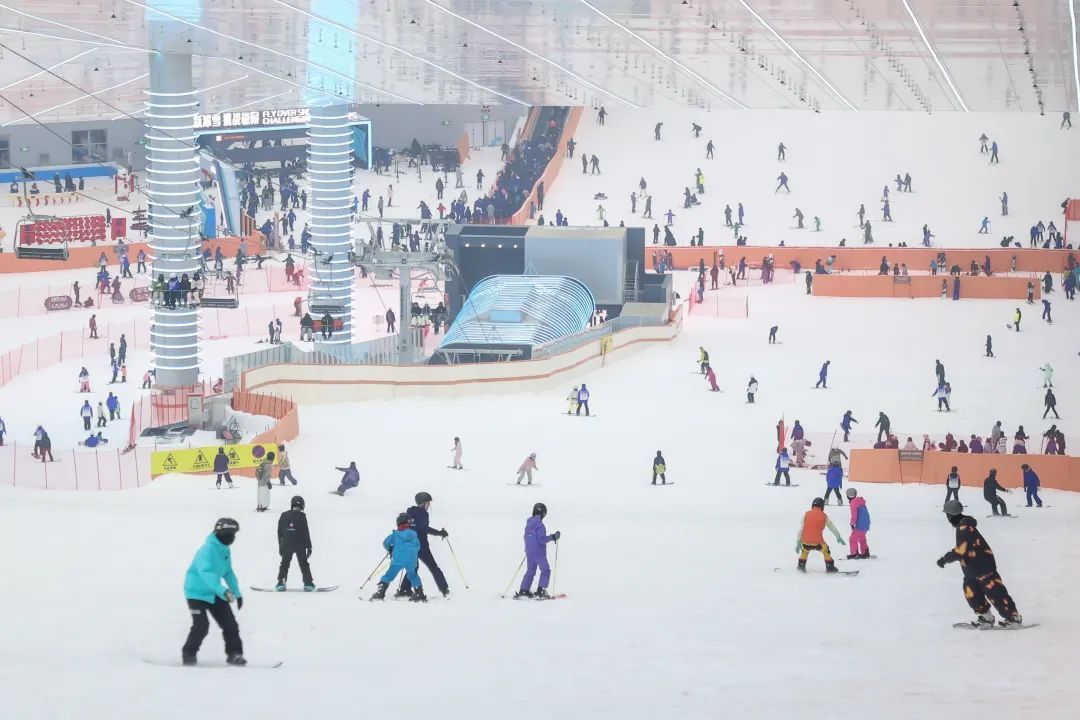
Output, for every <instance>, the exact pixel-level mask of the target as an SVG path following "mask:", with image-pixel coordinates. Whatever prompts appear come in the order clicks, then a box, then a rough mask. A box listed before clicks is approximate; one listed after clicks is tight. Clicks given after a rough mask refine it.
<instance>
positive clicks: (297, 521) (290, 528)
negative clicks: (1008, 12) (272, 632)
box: [274, 495, 315, 592]
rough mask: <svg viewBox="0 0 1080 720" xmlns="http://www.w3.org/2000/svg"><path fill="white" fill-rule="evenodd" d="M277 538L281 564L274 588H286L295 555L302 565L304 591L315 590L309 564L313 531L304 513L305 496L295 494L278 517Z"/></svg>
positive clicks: (298, 563)
mask: <svg viewBox="0 0 1080 720" xmlns="http://www.w3.org/2000/svg"><path fill="white" fill-rule="evenodd" d="M277 539H278V554H279V555H281V565H280V566H279V567H278V576H277V577H278V580H277V585H276V586H274V589H275V590H277V591H278V592H283V591H284V590H285V581H286V580H288V579H289V565H291V564H292V559H293V556H294V555H295V556H296V564H297V565H299V566H300V574H301V575H302V576H303V578H304V592H312V591H314V590H315V581H314V580H312V579H311V567H310V566H309V565H308V558H310V557H311V532H310V531H309V530H308V522H307V515H305V514H304V498H302V497H300V496H299V495H294V496H293V499H292V501H291V502H290V503H289V509H288V510H286V511H285V512H283V513H281V516H280V517H279V518H278V523H277Z"/></svg>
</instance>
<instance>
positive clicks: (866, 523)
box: [846, 488, 870, 560]
mask: <svg viewBox="0 0 1080 720" xmlns="http://www.w3.org/2000/svg"><path fill="white" fill-rule="evenodd" d="M858 494H859V491H858V490H856V489H855V488H848V489H847V493H846V495H847V498H848V507H850V508H851V537H850V538H849V539H848V542H849V543H850V544H851V552H850V554H849V555H848V556H847V559H848V560H866V559H868V558H869V557H870V547H869V546H868V545H867V544H866V533H867V532H869V531H870V511H869V510H867V509H866V499H865V498H861V497H857V496H858Z"/></svg>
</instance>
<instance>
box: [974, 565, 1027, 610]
mask: <svg viewBox="0 0 1080 720" xmlns="http://www.w3.org/2000/svg"><path fill="white" fill-rule="evenodd" d="M964 598H965V599H966V600H967V602H968V605H970V606H971V609H972V610H974V611H975V612H977V613H980V614H981V613H984V612H989V611H990V605H991V604H993V606H994V609H995V610H997V611H998V615H1001V617H1003V618H1012V617H1015V616H1016V614H1017V612H1016V604H1015V603H1013V599H1012V597H1010V596H1009V591H1008V589H1007V588H1006V587H1005V583H1004V582H1002V581H1001V576H1000V575H998V574H997V573H996V572H994V573H990V574H989V575H984V576H983V577H980V578H972V577H965V578H964Z"/></svg>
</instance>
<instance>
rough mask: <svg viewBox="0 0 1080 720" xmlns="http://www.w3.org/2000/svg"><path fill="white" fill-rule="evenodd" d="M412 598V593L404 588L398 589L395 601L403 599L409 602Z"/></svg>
mask: <svg viewBox="0 0 1080 720" xmlns="http://www.w3.org/2000/svg"><path fill="white" fill-rule="evenodd" d="M411 598H412V593H411V592H409V591H408V590H406V589H405V588H403V587H399V588H398V589H397V592H395V593H394V599H395V600H402V599H404V600H409V599H411Z"/></svg>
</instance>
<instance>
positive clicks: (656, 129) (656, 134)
mask: <svg viewBox="0 0 1080 720" xmlns="http://www.w3.org/2000/svg"><path fill="white" fill-rule="evenodd" d="M662 127H664V123H662V122H658V123H656V127H654V128H653V139H654V140H659V139H660V128H662Z"/></svg>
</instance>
